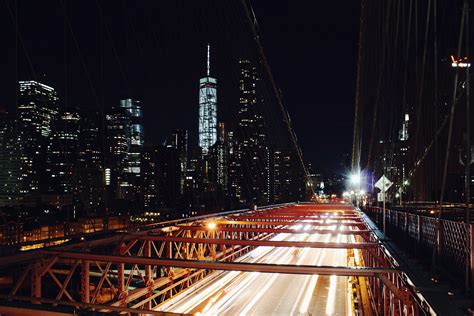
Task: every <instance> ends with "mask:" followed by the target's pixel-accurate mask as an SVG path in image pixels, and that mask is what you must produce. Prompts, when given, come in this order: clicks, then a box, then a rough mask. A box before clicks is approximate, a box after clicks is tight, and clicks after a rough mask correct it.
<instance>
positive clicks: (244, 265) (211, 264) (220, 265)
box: [42, 250, 398, 277]
mask: <svg viewBox="0 0 474 316" xmlns="http://www.w3.org/2000/svg"><path fill="white" fill-rule="evenodd" d="M42 252H44V253H46V254H50V255H57V256H59V257H60V258H64V259H76V260H86V261H100V262H115V263H122V264H140V265H157V266H161V267H179V268H194V269H210V270H226V271H243V272H266V273H285V274H319V275H338V276H361V277H378V276H379V275H381V274H387V273H395V272H398V271H397V270H396V269H392V268H354V267H333V266H309V265H290V264H267V263H248V262H216V261H203V260H199V261H198V260H180V259H158V258H146V257H137V256H119V255H104V254H92V253H81V252H58V251H53V250H44V251H42Z"/></svg>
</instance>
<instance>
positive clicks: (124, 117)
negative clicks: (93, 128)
mask: <svg viewBox="0 0 474 316" xmlns="http://www.w3.org/2000/svg"><path fill="white" fill-rule="evenodd" d="M106 120H107V139H108V147H109V150H108V152H109V157H108V161H107V169H110V180H111V186H112V188H113V190H115V197H116V198H119V199H127V200H136V198H137V196H138V194H139V193H140V176H141V153H142V151H143V147H144V144H145V140H144V129H143V111H142V106H141V102H140V101H138V100H133V99H123V100H120V104H119V107H118V108H115V109H114V110H113V112H112V113H110V114H108V115H107V116H106ZM106 171H107V170H106ZM107 172H108V171H107Z"/></svg>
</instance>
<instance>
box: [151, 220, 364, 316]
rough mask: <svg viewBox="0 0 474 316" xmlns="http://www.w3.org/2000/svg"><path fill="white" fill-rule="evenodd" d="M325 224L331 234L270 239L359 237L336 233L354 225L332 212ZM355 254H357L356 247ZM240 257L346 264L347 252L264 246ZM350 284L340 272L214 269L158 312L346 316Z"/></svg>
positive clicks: (298, 226)
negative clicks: (334, 273)
mask: <svg viewBox="0 0 474 316" xmlns="http://www.w3.org/2000/svg"><path fill="white" fill-rule="evenodd" d="M325 222H326V224H325V225H323V226H318V227H317V228H316V229H322V230H333V231H334V233H333V234H324V235H322V234H318V233H314V234H310V233H303V234H301V232H300V233H299V234H292V233H281V234H277V235H275V236H274V237H273V238H271V239H270V240H285V241H309V242H315V241H319V242H325V243H329V242H336V243H341V242H347V241H349V240H351V241H352V242H354V241H355V238H354V236H353V235H345V234H342V233H338V231H340V230H346V229H351V226H350V224H345V225H344V224H341V221H338V220H333V219H331V215H327V216H326V218H325ZM290 228H292V229H294V230H302V231H305V230H309V229H314V228H312V227H311V225H310V224H308V223H304V221H302V222H301V224H294V225H291V226H290ZM354 253H355V256H357V255H358V253H357V252H356V251H355V252H354ZM237 261H240V262H251V263H272V264H294V265H332V266H345V265H347V251H346V250H345V249H344V250H342V249H326V248H295V247H289V248H283V247H282V248H276V247H270V246H265V247H263V246H261V247H257V248H255V249H254V250H252V251H250V252H249V253H247V254H246V255H244V256H242V257H241V258H240V259H239V260H237ZM356 261H357V259H356ZM349 285H350V283H349V282H348V278H346V277H337V276H318V275H308V276H295V275H287V274H268V273H259V272H240V271H216V272H214V273H212V274H211V275H210V276H208V277H207V278H205V279H204V280H202V281H200V282H199V283H198V284H196V285H195V286H193V287H191V288H190V289H187V290H185V291H183V292H182V293H180V294H178V295H176V296H174V297H173V298H172V299H170V300H168V301H166V302H164V303H163V304H161V305H160V306H159V307H158V310H159V311H169V312H175V313H186V314H199V315H321V314H322V315H324V314H326V315H346V314H347V313H348V311H350V310H352V306H350V304H351V300H350V296H349V294H348V293H349V292H348V290H349V288H350V286H349Z"/></svg>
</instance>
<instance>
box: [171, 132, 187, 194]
mask: <svg viewBox="0 0 474 316" xmlns="http://www.w3.org/2000/svg"><path fill="white" fill-rule="evenodd" d="M168 143H169V145H171V146H172V147H173V148H175V149H176V150H177V152H178V157H179V164H180V185H179V187H180V193H181V194H183V193H184V185H185V181H186V171H187V160H188V131H187V130H183V129H177V130H175V131H174V132H173V134H171V139H169V141H168Z"/></svg>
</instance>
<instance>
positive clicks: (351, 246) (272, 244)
mask: <svg viewBox="0 0 474 316" xmlns="http://www.w3.org/2000/svg"><path fill="white" fill-rule="evenodd" d="M140 239H141V240H153V241H163V242H184V243H194V244H218V245H244V246H254V247H258V246H268V247H297V248H304V247H307V248H331V249H367V248H374V247H377V246H378V243H376V242H363V243H362V242H359V243H337V242H309V241H284V240H278V241H277V240H239V239H217V238H187V237H168V236H143V237H140Z"/></svg>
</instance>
